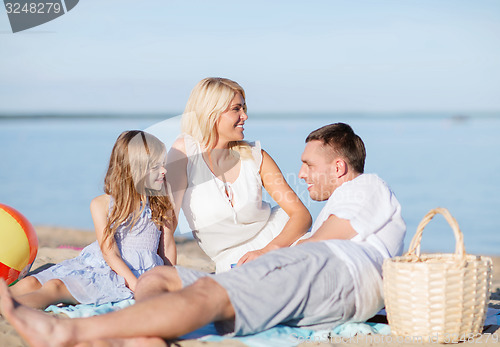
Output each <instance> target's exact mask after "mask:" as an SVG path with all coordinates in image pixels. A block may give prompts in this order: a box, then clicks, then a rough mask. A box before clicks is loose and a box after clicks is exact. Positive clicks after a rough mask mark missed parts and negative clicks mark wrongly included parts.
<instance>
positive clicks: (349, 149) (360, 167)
mask: <svg viewBox="0 0 500 347" xmlns="http://www.w3.org/2000/svg"><path fill="white" fill-rule="evenodd" d="M314 140H317V141H321V142H322V143H323V145H324V146H329V147H330V148H331V149H332V152H333V153H332V155H334V156H335V157H342V158H343V159H344V160H345V161H346V162H347V164H348V165H349V166H350V167H351V168H352V169H353V170H354V171H356V172H357V173H363V171H364V169H365V158H366V150H365V144H364V143H363V140H361V138H360V137H359V136H358V135H356V134H355V133H354V131H353V130H352V128H351V127H350V126H349V125H347V124H344V123H335V124H330V125H325V126H324V127H321V128H319V129H316V130H314V131H313V132H312V133H310V134H309V136H307V138H306V143H307V142H310V141H314Z"/></svg>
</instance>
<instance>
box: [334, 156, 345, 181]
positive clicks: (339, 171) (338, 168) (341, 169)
mask: <svg viewBox="0 0 500 347" xmlns="http://www.w3.org/2000/svg"><path fill="white" fill-rule="evenodd" d="M334 166H335V173H336V175H337V178H340V177H342V176H344V175H345V174H347V171H348V170H347V163H346V161H345V160H344V159H342V158H337V159H335V162H334Z"/></svg>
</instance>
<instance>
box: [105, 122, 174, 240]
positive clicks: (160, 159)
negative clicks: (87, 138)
mask: <svg viewBox="0 0 500 347" xmlns="http://www.w3.org/2000/svg"><path fill="white" fill-rule="evenodd" d="M165 154H166V149H165V145H164V144H163V143H162V142H161V141H160V140H158V139H157V138H156V137H154V136H153V135H151V134H148V133H145V132H144V131H140V130H131V131H124V132H123V133H121V134H120V136H118V139H117V140H116V143H115V145H114V147H113V150H112V151H111V157H110V159H109V166H108V171H107V173H106V177H105V178H104V192H105V193H106V194H108V195H110V196H111V197H112V198H113V205H112V208H111V210H110V212H109V214H108V219H107V223H106V227H105V229H104V238H103V241H106V240H108V239H109V238H111V239H113V237H114V235H115V233H116V230H117V229H118V227H119V226H120V225H121V224H122V223H125V222H126V223H127V224H126V225H127V227H132V226H133V225H134V224H135V223H136V222H137V220H138V218H139V216H140V215H141V213H142V211H143V210H144V208H145V206H146V203H147V202H148V198H149V205H150V208H151V219H152V221H153V222H154V223H155V224H156V225H157V226H158V228H161V227H162V226H163V225H164V224H165V221H167V220H169V219H171V218H172V215H173V207H172V203H171V201H170V198H169V196H168V194H167V192H166V191H165V190H163V191H161V192H159V191H153V190H151V189H148V188H147V187H146V186H145V185H144V183H145V179H146V175H147V174H148V173H149V171H150V169H151V167H152V166H153V165H157V164H158V163H160V165H164V158H165ZM164 186H166V182H165V184H164ZM138 206H140V208H139V209H138ZM102 244H105V242H102ZM111 244H112V243H110V245H111Z"/></svg>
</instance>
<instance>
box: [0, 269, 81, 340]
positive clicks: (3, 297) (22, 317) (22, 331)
mask: <svg viewBox="0 0 500 347" xmlns="http://www.w3.org/2000/svg"><path fill="white" fill-rule="evenodd" d="M0 311H1V313H2V315H3V316H4V317H5V319H6V320H7V321H8V322H9V323H10V324H11V325H12V326H13V327H14V329H16V331H17V332H18V333H19V335H21V337H22V338H23V339H24V340H25V341H26V342H28V344H29V345H30V346H32V347H52V346H69V345H72V343H73V341H71V330H69V329H68V327H65V323H67V322H69V320H67V319H59V318H57V317H53V316H50V315H48V314H46V313H43V312H42V311H37V310H34V309H31V308H29V307H26V306H22V305H20V304H18V303H17V302H16V301H14V299H12V296H11V294H10V292H9V288H8V287H7V283H5V281H4V280H3V279H0Z"/></svg>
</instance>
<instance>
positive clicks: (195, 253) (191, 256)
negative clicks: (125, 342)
mask: <svg viewBox="0 0 500 347" xmlns="http://www.w3.org/2000/svg"><path fill="white" fill-rule="evenodd" d="M35 229H36V231H37V235H38V238H39V251H38V255H37V258H36V260H35V262H34V264H33V266H32V271H39V270H41V269H44V268H46V267H48V266H50V265H52V264H55V263H58V262H60V261H62V260H64V259H68V258H72V257H75V256H76V255H78V253H79V249H80V248H82V247H84V246H86V245H88V244H90V243H92V242H93V241H94V240H95V235H94V233H93V232H89V231H82V230H74V229H67V228H57V227H44V226H39V227H35ZM176 243H177V247H178V263H179V265H182V266H187V267H192V268H196V269H200V270H203V271H208V272H211V271H214V264H213V263H212V262H211V260H210V259H209V258H208V257H207V256H206V255H205V254H204V253H203V252H202V251H201V249H200V248H199V247H198V245H197V244H196V242H194V241H193V240H191V239H182V238H177V239H176ZM492 258H493V262H494V275H493V290H492V292H493V294H492V300H491V302H490V307H493V308H497V309H500V257H498V256H497V257H492ZM486 333H491V334H496V339H497V341H498V338H499V337H500V329H499V327H498V326H493V327H491V328H490V329H489V330H488V331H486ZM486 336H487V335H485V336H484V337H483V338H478V339H476V341H475V342H467V344H468V343H481V344H482V345H483V346H493V345H498V344H499V343H500V342H498V343H495V342H494V341H492V340H493V339H492V338H491V337H490V338H489V339H488V341H486ZM353 343H355V344H357V345H361V346H374V345H380V346H385V345H393V346H413V345H420V346H423V345H426V344H422V343H415V344H412V343H396V342H394V343H391V342H388V341H387V339H383V338H382V336H381V335H380V336H377V335H373V336H370V338H368V337H366V338H364V337H359V338H358V339H357V341H356V340H353V341H344V342H340V341H335V342H334V343H333V344H335V345H339V344H340V345H343V344H353ZM175 345H177V346H207V345H223V346H243V344H242V343H240V342H238V341H231V340H227V341H225V342H224V343H207V342H200V341H195V340H183V341H176V342H175ZM301 345H302V346H327V345H332V344H327V343H312V342H304V343H302V344H301ZM428 345H432V344H428ZM0 346H1V347H18V346H23V347H24V346H27V344H26V343H25V342H24V341H23V340H22V339H21V338H20V337H19V335H18V334H17V333H16V332H15V331H14V329H13V328H12V327H11V326H10V325H9V324H8V323H7V322H6V321H5V320H4V319H3V318H2V317H0Z"/></svg>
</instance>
